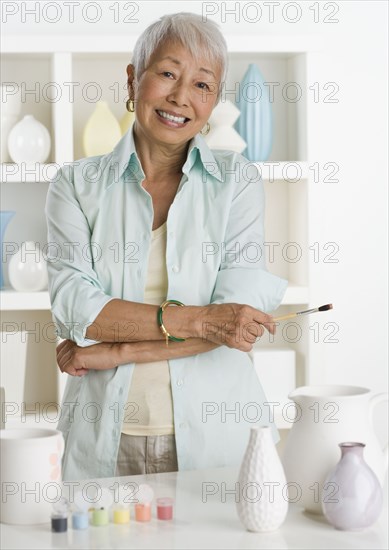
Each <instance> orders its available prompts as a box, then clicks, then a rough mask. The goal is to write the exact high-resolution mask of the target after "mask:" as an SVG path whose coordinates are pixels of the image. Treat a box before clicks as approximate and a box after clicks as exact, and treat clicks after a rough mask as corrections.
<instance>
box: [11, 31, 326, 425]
mask: <svg viewBox="0 0 389 550" xmlns="http://www.w3.org/2000/svg"><path fill="white" fill-rule="evenodd" d="M136 38H137V37H136V36H129V37H127V36H126V37H124V36H112V37H105V38H104V40H101V37H94V36H88V37H83V36H78V37H77V36H72V37H68V36H58V37H56V38H50V40H47V39H45V38H43V37H37V36H34V37H23V38H21V37H19V36H18V37H16V36H15V37H6V38H5V39H4V40H3V44H2V49H3V56H2V81H3V82H15V83H17V84H18V85H21V86H22V88H23V87H24V90H25V92H26V93H25V96H24V99H25V101H24V102H23V103H22V112H21V117H22V116H24V115H25V114H28V113H32V114H34V116H35V117H36V118H37V119H38V120H40V121H41V122H42V123H43V124H45V126H46V127H47V128H48V129H49V131H50V133H51V137H52V149H51V154H50V157H49V159H48V162H47V164H44V165H36V166H35V167H34V169H29V170H27V171H26V170H25V169H24V168H23V167H21V166H18V165H15V164H12V163H9V164H3V165H1V166H0V176H1V182H2V184H1V193H2V208H3V209H7V210H15V211H16V215H15V216H14V219H13V220H12V221H11V222H10V224H9V226H8V228H7V233H6V238H7V241H12V242H15V243H18V244H20V243H21V242H23V241H25V240H35V241H37V242H39V243H41V244H42V245H44V244H45V243H46V222H45V217H44V210H43V209H44V200H45V196H46V192H47V185H48V182H49V181H50V178H52V177H53V176H54V175H55V172H56V169H57V168H58V167H59V166H61V165H62V164H63V163H65V162H71V161H74V160H77V159H79V158H82V157H83V156H85V155H84V153H83V150H82V144H81V136H82V130H83V128H84V126H85V123H86V121H87V119H88V117H89V116H90V114H91V113H92V111H93V109H94V105H95V101H96V97H95V96H94V97H93V99H92V98H91V94H92V91H93V90H94V91H96V90H98V91H99V92H100V97H98V98H97V99H104V100H106V101H107V102H108V103H109V105H110V108H111V110H112V112H113V113H114V115H115V116H116V117H117V118H118V119H120V118H121V117H122V116H123V114H124V112H125V101H126V99H127V97H128V94H127V91H126V66H127V64H128V63H129V62H130V61H131V53H130V52H131V51H132V49H133V47H134V44H135V42H136ZM226 40H227V44H228V49H229V52H230V59H229V76H228V80H227V83H226V90H229V91H230V94H229V95H226V98H227V99H230V100H232V101H233V100H234V97H233V90H235V89H236V85H237V83H239V82H240V81H241V79H242V77H243V75H244V73H245V71H246V69H247V67H248V64H249V63H257V64H258V65H259V66H260V68H261V71H262V72H263V74H264V75H265V77H266V80H267V81H268V82H272V83H276V84H277V85H276V86H275V87H274V105H273V107H274V108H273V113H274V136H275V138H274V145H273V149H272V153H271V157H270V159H269V161H268V162H266V163H259V162H258V163H256V165H257V167H258V170H260V171H261V174H262V178H263V180H264V184H265V191H266V201H267V207H266V239H267V243H270V244H269V248H268V251H269V257H267V264H268V269H269V271H271V272H273V273H275V274H277V275H279V276H281V277H285V278H286V279H288V280H289V288H288V290H287V292H286V295H285V298H284V301H283V304H282V306H281V307H280V310H279V312H280V313H283V312H284V311H285V312H288V311H294V310H296V309H298V308H299V307H301V306H303V307H305V306H308V305H309V302H310V277H309V261H308V247H309V239H308V236H309V232H310V224H311V220H310V213H309V208H310V203H311V201H312V200H314V198H313V195H312V191H311V185H310V183H309V182H310V177H311V170H310V166H309V156H308V143H309V138H310V136H311V134H313V132H312V133H311V132H310V128H311V127H312V128H313V127H314V126H313V124H314V112H313V111H312V110H310V108H309V105H308V102H307V97H308V85H309V78H310V77H313V78H314V77H315V72H314V71H315V50H316V49H317V44H316V43H315V39H314V38H312V37H306V38H304V37H298V38H291V37H288V38H287V39H285V38H283V37H274V36H272V37H263V38H257V37H252V36H244V37H239V36H226ZM311 81H312V80H311ZM291 82H292V83H295V84H297V87H298V89H299V90H300V91H301V97H300V99H299V100H298V101H295V102H293V101H289V100H286V99H285V89H287V87H288V86H289V85H290V83H291ZM93 83H94V84H93ZM231 94H232V95H231ZM293 243H294V244H293ZM270 248H271V250H272V253H270ZM293 251H294V253H301V257H300V258H298V260H296V258H295V257H294V256H293V255H292V252H293ZM290 255H292V257H290ZM3 267H4V271H5V276H6V272H7V266H6V265H5V266H3ZM6 283H7V278H6ZM0 305H1V311H2V315H3V319H5V321H6V322H8V323H10V322H14V321H15V319H16V320H17V322H20V323H21V322H23V319H24V316H27V318H29V319H30V320H31V319H33V318H34V317H32V316H36V315H38V313H39V315H40V316H41V319H42V321H41V322H42V323H43V322H46V323H49V322H50V321H51V314H50V300H49V296H48V293H47V292H39V293H18V292H15V291H12V290H10V289H8V288H6V289H4V290H3V291H2V292H0ZM301 327H302V336H301V337H300V338H298V339H296V338H285V334H283V333H282V331H280V334H279V335H278V336H277V337H276V344H277V345H278V346H281V347H282V346H283V347H290V348H292V349H294V350H295V352H296V373H297V384H298V385H301V384H304V383H310V382H312V380H315V381H317V380H318V377H317V375H316V374H313V371H312V368H311V366H310V365H312V364H313V359H314V356H315V358H317V357H318V356H319V355H320V350H319V349H318V346H316V348H314V347H313V346H312V345H311V343H310V341H309V338H308V336H309V335H307V332H309V331H308V330H305V332H304V328H305V329H307V327H306V325H304V321H302V322H301ZM39 346H40V347H39V349H40V356H41V357H42V358H43V357H44V356H49V357H50V358H51V359H50V361H52V358H53V357H55V354H54V349H55V344H53V342H48V341H42V342H40V344H39ZM315 360H316V359H315ZM38 363H39V361H38ZM41 367H42V365H35V367H34V368H37V369H38V371H39V368H41ZM31 368H33V366H31ZM45 368H52V369H55V368H56V367H55V360H54V361H53V362H52V363H51V364H50V365H48V364H46V367H45ZM38 371H37V372H38ZM39 372H40V374H41V375H42V372H41V371H39ZM58 380H59V377H58ZM62 385H63V384H62V383H59V382H57V385H55V384H54V386H55V387H53V385H52V384H51V385H48V386H47V387H46V392H45V394H44V398H42V397H41V400H43V401H45V402H51V401H55V400H56V399H57V398H58V392H60V390H59V387H60V386H62ZM265 389H266V388H265ZM291 389H292V388H291ZM278 424H279V427H282V428H284V427H288V426H289V425H288V426H287V425H285V422H282V419H281V420H280V421H279V422H278Z"/></svg>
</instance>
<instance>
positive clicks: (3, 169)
mask: <svg viewBox="0 0 389 550" xmlns="http://www.w3.org/2000/svg"><path fill="white" fill-rule="evenodd" d="M58 169H59V165H58V164H56V163H49V164H42V163H39V162H36V163H35V164H31V165H26V164H16V163H11V162H4V163H2V164H0V178H1V180H0V181H1V182H3V183H40V182H44V183H49V182H50V180H51V179H52V178H54V176H55V174H56V173H57V170H58Z"/></svg>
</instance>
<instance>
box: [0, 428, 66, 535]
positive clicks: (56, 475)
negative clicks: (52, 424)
mask: <svg viewBox="0 0 389 550" xmlns="http://www.w3.org/2000/svg"><path fill="white" fill-rule="evenodd" d="M63 451H64V440H63V436H62V433H61V432H60V431H57V430H47V429H42V428H26V429H24V428H23V429H20V428H18V429H10V430H1V431H0V472H1V473H0V479H1V499H0V521H1V522H2V523H9V524H13V525H33V524H38V523H47V522H49V521H50V515H51V513H52V510H53V504H54V503H55V502H56V501H57V500H58V499H59V498H60V497H61V496H62V495H61V491H62V483H61V459H62V455H63Z"/></svg>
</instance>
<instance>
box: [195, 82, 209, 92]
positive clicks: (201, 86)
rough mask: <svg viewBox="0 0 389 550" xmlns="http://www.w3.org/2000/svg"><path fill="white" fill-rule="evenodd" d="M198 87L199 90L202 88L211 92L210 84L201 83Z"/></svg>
mask: <svg viewBox="0 0 389 550" xmlns="http://www.w3.org/2000/svg"><path fill="white" fill-rule="evenodd" d="M198 86H199V88H201V89H202V90H208V91H209V86H208V84H206V83H205V82H199V83H198Z"/></svg>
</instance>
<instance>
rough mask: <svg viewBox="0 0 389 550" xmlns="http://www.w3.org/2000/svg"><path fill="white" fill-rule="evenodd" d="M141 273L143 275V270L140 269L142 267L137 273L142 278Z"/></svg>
mask: <svg viewBox="0 0 389 550" xmlns="http://www.w3.org/2000/svg"><path fill="white" fill-rule="evenodd" d="M141 273H142V270H141V268H140V267H138V271H137V274H138V277H140V276H141Z"/></svg>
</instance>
